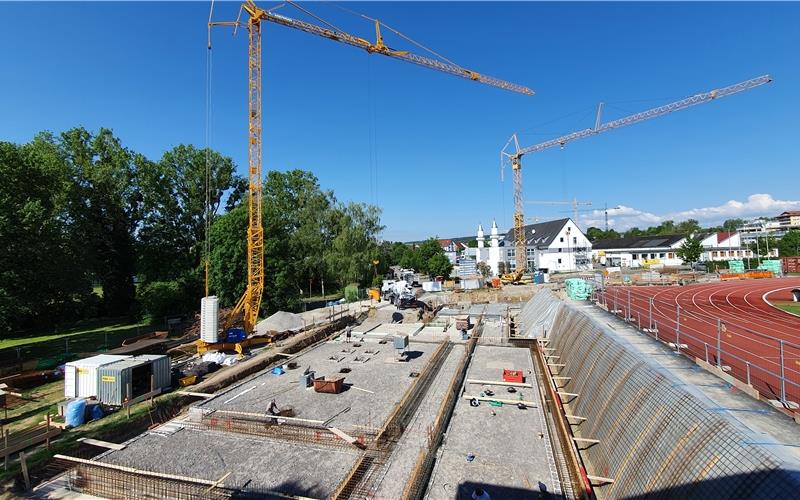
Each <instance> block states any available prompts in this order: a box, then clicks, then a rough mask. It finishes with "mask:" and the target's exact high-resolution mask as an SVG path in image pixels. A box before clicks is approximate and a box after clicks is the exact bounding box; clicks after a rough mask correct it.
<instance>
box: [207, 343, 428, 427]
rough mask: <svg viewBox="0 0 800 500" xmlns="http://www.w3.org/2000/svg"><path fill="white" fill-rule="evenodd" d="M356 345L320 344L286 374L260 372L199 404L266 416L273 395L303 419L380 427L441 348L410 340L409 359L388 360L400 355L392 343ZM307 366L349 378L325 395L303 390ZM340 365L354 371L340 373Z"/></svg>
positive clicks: (311, 390) (326, 373) (280, 404)
mask: <svg viewBox="0 0 800 500" xmlns="http://www.w3.org/2000/svg"><path fill="white" fill-rule="evenodd" d="M355 345H356V343H351V344H347V343H341V342H328V343H324V344H321V345H319V346H317V347H316V348H314V349H311V350H309V351H307V352H305V353H303V354H302V355H300V356H298V357H296V358H294V359H293V361H295V362H297V363H298V365H299V368H297V369H295V370H288V371H287V372H286V373H285V374H283V375H273V374H272V373H270V372H269V371H267V372H262V373H260V374H259V375H257V376H255V377H253V378H251V379H249V380H247V381H246V382H244V383H242V384H240V385H238V386H236V387H233V388H230V389H228V390H227V391H225V392H223V393H220V394H219V395H218V396H217V397H215V398H213V399H209V400H207V401H203V402H201V403H199V404H198V407H199V408H204V409H219V410H228V411H241V412H249V413H259V414H262V413H264V412H265V411H266V409H267V407H268V405H269V404H270V401H272V400H273V399H274V400H275V402H276V404H277V405H278V406H279V407H286V406H291V407H292V408H293V409H294V412H295V416H296V417H299V418H305V419H311V420H323V421H328V420H329V419H330V422H328V425H331V426H341V427H343V428H344V427H347V426H350V425H366V426H370V427H380V426H382V425H383V423H384V420H385V419H386V418H387V417H388V416H389V414H390V413H391V411H392V409H393V408H394V406H395V405H396V404H397V403H398V402H399V401H400V399H401V398H402V396H403V394H404V393H405V391H406V390H407V389H408V387H409V386H410V385H411V384H412V383H413V381H414V378H412V377H410V376H409V375H410V374H411V373H412V372H416V373H419V372H421V371H422V370H423V369H424V367H425V366H426V365H427V363H428V360H429V359H430V354H431V353H432V352H433V351H434V350H435V349H436V348H437V347H438V346H437V345H436V344H427V343H419V342H412V343H411V344H410V345H409V348H408V351H409V353H410V359H409V361H407V362H387V359H390V360H393V359H394V358H395V356H396V353H395V350H394V347H393V346H392V344H391V343H386V344H379V343H377V342H363V343H361V346H360V347H355ZM331 358H334V359H335V360H339V361H335V360H333V359H331ZM362 360H368V361H366V362H362ZM306 368H311V370H313V371H314V372H315V373H316V376H317V377H320V376H327V377H335V376H343V377H345V381H344V383H345V391H344V392H342V393H341V394H322V393H317V392H315V391H314V389H313V388H301V387H300V384H299V379H300V375H301V373H302V372H303V371H304V370H305V369H306ZM342 369H346V370H350V371H349V372H348V373H340V371H341V370H342ZM359 389H364V390H359ZM365 390H366V391H370V392H366V391H365ZM348 408H349V409H348ZM344 410H347V411H344ZM343 411H344V412H343ZM342 412H343V413H342Z"/></svg>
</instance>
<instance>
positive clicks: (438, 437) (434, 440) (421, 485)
mask: <svg viewBox="0 0 800 500" xmlns="http://www.w3.org/2000/svg"><path fill="white" fill-rule="evenodd" d="M477 323H478V324H477V325H476V326H475V331H474V333H473V335H472V336H471V337H470V339H469V342H467V344H466V345H465V346H464V347H465V353H464V356H463V357H462V358H461V361H460V362H459V365H458V368H456V370H455V372H454V373H453V378H452V379H451V380H450V385H449V386H448V388H447V394H446V396H445V397H444V398H443V399H442V403H441V405H439V411H438V413H437V415H436V420H435V421H434V423H433V425H431V427H430V430H429V432H428V443H427V445H428V446H427V447H426V448H423V449H422V450H420V453H419V455H418V456H417V461H416V464H415V466H414V470H413V471H412V473H411V476H410V478H409V480H408V481H407V482H406V486H405V488H404V489H403V496H402V498H403V500H417V499H421V498H422V497H423V496H424V495H425V491H426V490H427V488H428V481H429V480H430V477H431V474H432V473H433V467H434V465H435V464H436V451H437V450H438V449H439V446H441V444H442V440H443V439H444V433H445V430H446V429H447V427H448V425H450V418H451V417H452V416H453V410H454V409H455V406H456V403H457V402H458V396H459V395H460V393H461V388H462V387H463V385H464V379H465V378H466V376H467V368H469V362H470V360H471V359H472V354H473V353H474V352H475V346H476V345H477V344H478V339H479V338H480V336H481V334H482V333H483V317H481V318H480V319H479V320H478V321H477Z"/></svg>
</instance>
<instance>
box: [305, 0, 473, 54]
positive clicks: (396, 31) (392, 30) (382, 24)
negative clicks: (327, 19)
mask: <svg viewBox="0 0 800 500" xmlns="http://www.w3.org/2000/svg"><path fill="white" fill-rule="evenodd" d="M290 3H291V2H290ZM331 3H332V5H333V6H334V7H336V8H338V9H340V10H343V11H345V12H348V13H350V14H353V15H354V16H357V17H361V18H363V19H366V20H368V21H372V22H375V23H378V24H380V25H381V26H383V27H384V28H386V29H387V30H389V31H391V32H392V33H394V34H395V35H397V36H399V37H401V38H403V39H404V40H406V41H408V42H410V43H412V44H414V45H416V46H417V47H419V48H420V49H422V50H424V51H426V52H428V53H430V54H433V55H434V56H436V57H438V58H439V59H441V60H442V61H444V62H446V63H449V64H452V65H453V66H458V67H459V68H460V67H461V65H460V64H456V63H454V62H453V61H451V60H450V59H448V58H446V57H444V56H443V55H441V54H439V53H437V52H435V51H434V50H432V49H429V48H428V47H426V46H424V45H422V44H421V43H419V42H417V41H416V40H414V39H413V38H411V37H409V36H407V35H404V34H403V33H401V32H400V31H398V30H396V29H394V28H392V27H391V26H388V25H386V24H384V23H382V22H381V21H379V20H378V19H375V18H372V17H369V16H368V15H366V14H362V13H360V12H356V11H354V10H350V9H348V8H347V7H342V6H341V5H339V4H336V3H333V2H331Z"/></svg>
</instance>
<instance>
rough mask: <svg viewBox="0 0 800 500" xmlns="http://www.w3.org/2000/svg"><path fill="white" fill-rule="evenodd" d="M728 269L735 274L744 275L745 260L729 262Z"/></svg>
mask: <svg viewBox="0 0 800 500" xmlns="http://www.w3.org/2000/svg"><path fill="white" fill-rule="evenodd" d="M728 269H730V270H731V271H733V272H734V273H743V272H744V261H743V260H729V261H728Z"/></svg>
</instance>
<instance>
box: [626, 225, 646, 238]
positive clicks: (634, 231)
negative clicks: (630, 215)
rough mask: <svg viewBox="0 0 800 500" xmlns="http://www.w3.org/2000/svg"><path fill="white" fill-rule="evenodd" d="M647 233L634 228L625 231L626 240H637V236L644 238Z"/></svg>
mask: <svg viewBox="0 0 800 500" xmlns="http://www.w3.org/2000/svg"><path fill="white" fill-rule="evenodd" d="M644 235H645V232H644V231H642V230H641V229H639V228H638V227H632V228H630V229H628V230H627V231H625V237H626V238H635V237H637V236H644Z"/></svg>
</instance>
